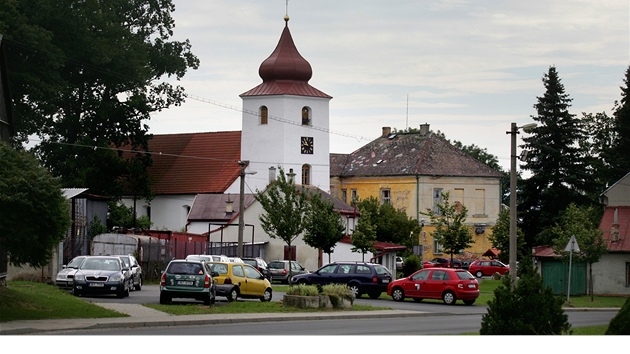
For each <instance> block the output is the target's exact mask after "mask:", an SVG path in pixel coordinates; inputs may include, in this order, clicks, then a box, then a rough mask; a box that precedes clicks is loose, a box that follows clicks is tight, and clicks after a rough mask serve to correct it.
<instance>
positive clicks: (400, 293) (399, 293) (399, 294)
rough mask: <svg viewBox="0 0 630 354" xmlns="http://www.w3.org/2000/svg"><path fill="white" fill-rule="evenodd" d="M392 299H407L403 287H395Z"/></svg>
mask: <svg viewBox="0 0 630 354" xmlns="http://www.w3.org/2000/svg"><path fill="white" fill-rule="evenodd" d="M392 299H394V301H403V300H404V299H405V292H404V291H403V289H401V288H394V289H393V290H392Z"/></svg>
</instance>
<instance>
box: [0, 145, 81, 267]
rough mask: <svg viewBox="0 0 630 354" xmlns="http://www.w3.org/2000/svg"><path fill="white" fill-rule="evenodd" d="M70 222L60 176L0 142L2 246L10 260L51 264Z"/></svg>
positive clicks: (41, 264)
mask: <svg viewBox="0 0 630 354" xmlns="http://www.w3.org/2000/svg"><path fill="white" fill-rule="evenodd" d="M70 223H71V218H70V209H69V205H68V201H67V200H66V198H65V197H64V196H63V194H62V192H61V185H60V183H59V180H57V179H55V178H53V177H52V176H51V175H50V173H49V172H48V171H47V170H46V169H45V168H43V167H41V166H40V165H39V163H38V162H37V159H36V158H35V157H33V156H32V155H30V154H28V153H26V152H24V151H16V150H14V149H13V148H11V147H9V146H8V145H7V144H6V143H4V142H0V249H2V250H4V251H5V252H6V253H7V255H8V257H9V263H11V264H12V265H15V266H21V265H24V264H28V265H31V266H33V267H42V266H44V265H46V264H48V262H49V261H50V257H51V255H52V251H53V248H54V246H56V245H57V244H58V243H59V242H60V241H62V240H63V239H64V237H65V235H66V233H67V232H68V229H69V227H70Z"/></svg>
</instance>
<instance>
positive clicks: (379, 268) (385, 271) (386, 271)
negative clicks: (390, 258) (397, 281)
mask: <svg viewBox="0 0 630 354" xmlns="http://www.w3.org/2000/svg"><path fill="white" fill-rule="evenodd" d="M374 270H375V271H376V274H379V275H391V274H392V273H390V272H389V269H387V268H385V267H384V266H382V265H376V266H374Z"/></svg>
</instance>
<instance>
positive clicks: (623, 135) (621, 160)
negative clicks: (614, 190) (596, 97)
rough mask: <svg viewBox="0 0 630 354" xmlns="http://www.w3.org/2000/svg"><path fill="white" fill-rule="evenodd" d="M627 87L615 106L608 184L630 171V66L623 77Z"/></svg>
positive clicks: (608, 159)
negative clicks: (629, 152)
mask: <svg viewBox="0 0 630 354" xmlns="http://www.w3.org/2000/svg"><path fill="white" fill-rule="evenodd" d="M623 82H624V83H625V87H621V101H620V102H615V107H614V108H613V117H614V132H615V134H614V135H613V138H614V140H613V143H612V144H611V148H610V150H609V151H608V155H607V156H606V157H607V162H608V164H609V165H610V169H611V171H610V174H609V179H608V184H609V185H610V184H613V183H615V182H617V181H618V180H620V179H621V178H622V177H623V176H625V175H626V174H627V173H628V171H630V155H629V154H628V151H630V86H629V85H628V84H629V83H630V66H628V68H627V69H626V75H625V77H624V79H623Z"/></svg>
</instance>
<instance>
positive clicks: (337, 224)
mask: <svg viewBox="0 0 630 354" xmlns="http://www.w3.org/2000/svg"><path fill="white" fill-rule="evenodd" d="M305 222H306V226H305V232H304V243H306V244H307V245H309V246H311V247H313V248H317V249H319V250H321V251H322V252H323V253H326V254H328V260H329V261H330V254H331V253H332V252H333V250H334V248H335V246H336V245H337V242H339V241H340V240H341V239H342V238H343V236H344V235H345V231H346V227H345V226H344V224H343V222H342V221H341V217H340V215H339V213H338V212H337V211H336V210H335V207H334V204H333V203H332V202H330V201H327V200H324V199H323V198H322V195H321V194H319V193H312V194H311V195H310V199H309V209H308V212H307V214H306V218H305ZM318 264H321V260H320V262H319V263H318Z"/></svg>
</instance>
